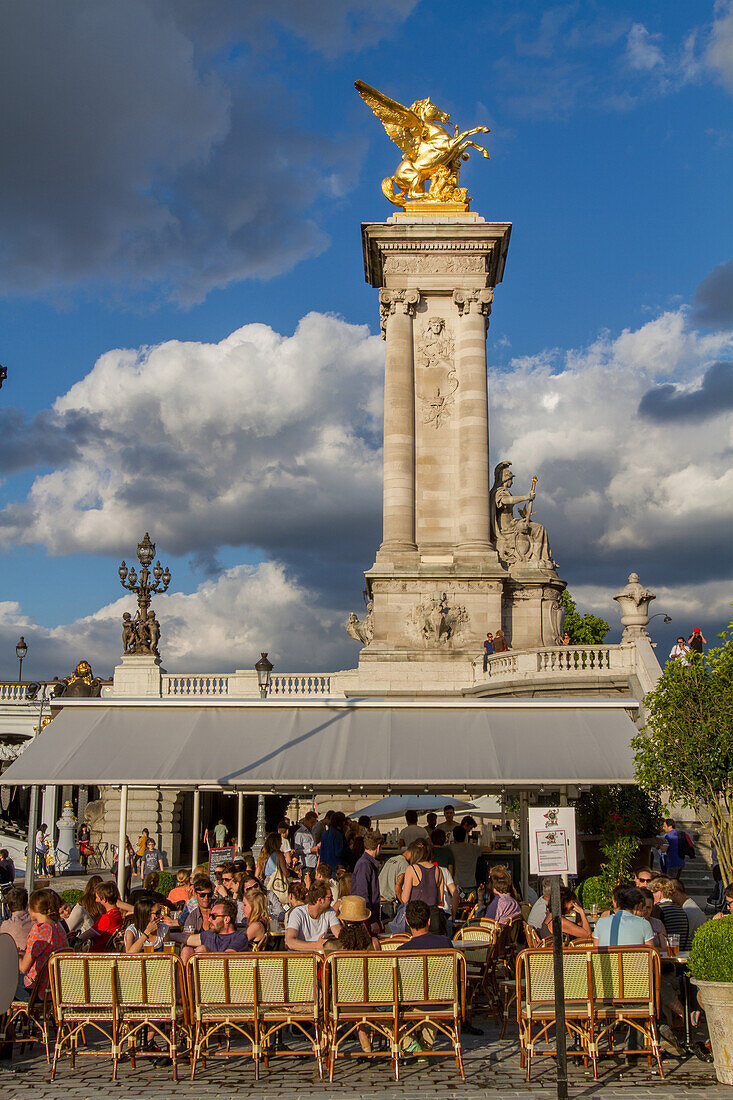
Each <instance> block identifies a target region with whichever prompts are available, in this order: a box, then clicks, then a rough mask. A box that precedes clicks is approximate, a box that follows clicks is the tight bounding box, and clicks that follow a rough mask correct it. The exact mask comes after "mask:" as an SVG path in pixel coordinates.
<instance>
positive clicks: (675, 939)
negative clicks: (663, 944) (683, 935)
mask: <svg viewBox="0 0 733 1100" xmlns="http://www.w3.org/2000/svg"><path fill="white" fill-rule="evenodd" d="M667 943H668V944H669V953H670V955H671V956H672V957H673V958H674V956H675V955H678V954H679V950H680V938H679V936H677V935H675V934H674V933H673V934H672V935H671V936H667Z"/></svg>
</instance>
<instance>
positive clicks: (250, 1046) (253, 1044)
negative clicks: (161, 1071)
mask: <svg viewBox="0 0 733 1100" xmlns="http://www.w3.org/2000/svg"><path fill="white" fill-rule="evenodd" d="M318 961H319V956H318V955H317V954H311V953H310V952H308V953H306V952H295V951H280V952H276V951H269V952H264V953H254V952H243V953H241V954H240V953H238V952H235V951H225V952H222V953H217V954H214V953H212V954H205V955H194V956H193V957H192V958H191V959H190V960H189V963H188V974H189V991H190V998H191V1014H192V1018H193V1023H194V1027H195V1031H194V1039H193V1047H192V1055H191V1080H193V1078H194V1076H195V1073H196V1065H197V1063H198V1060H199V1059H200V1060H201V1063H202V1065H203V1066H204V1068H205V1067H206V1059H207V1058H208V1057H240V1058H241V1057H242V1056H243V1054H244V1055H245V1056H251V1057H252V1058H253V1060H254V1071H255V1080H257V1079H258V1078H259V1064H260V1059H261V1058H263V1057H264V1059H265V1062H266V1063H267V1060H268V1058H269V1057H270V1056H272V1055H275V1054H277V1053H278V1051H277V1048H275V1047H273V1044H272V1040H273V1039H275V1038H276V1036H277V1035H278V1033H279V1032H281V1031H282V1030H283V1028H285V1027H287V1026H288V1025H290V1026H291V1027H292V1028H293V1029H294V1030H295V1031H296V1032H297V1033H298V1034H299V1035H300V1036H301V1037H302V1038H303V1039H304V1040H305V1044H304V1046H303V1048H302V1049H294V1048H293V1047H292V1046H288V1048H287V1051H286V1052H284V1053H287V1054H288V1055H296V1054H303V1055H312V1056H314V1057H315V1059H316V1062H317V1065H318V1073H319V1076H321V1077H322V1076H323V1064H322V1045H323V1044H322V1036H321V1017H320V1007H319V994H320V983H319V979H318ZM232 1034H236V1035H239V1037H240V1038H242V1039H244V1043H245V1047H244V1050H242V1049H241V1048H235V1049H232V1048H231V1036H232ZM222 1038H224V1039H225V1040H226V1042H225V1044H224V1049H223V1050H222V1049H217V1051H216V1052H214V1051H213V1050H212V1047H211V1043H212V1040H214V1039H216V1040H217V1042H219V1041H220V1040H221V1039H222Z"/></svg>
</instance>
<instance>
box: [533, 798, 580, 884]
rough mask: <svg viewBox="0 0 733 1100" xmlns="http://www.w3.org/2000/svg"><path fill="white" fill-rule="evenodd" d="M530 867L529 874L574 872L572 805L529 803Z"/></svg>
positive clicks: (576, 862) (573, 818) (575, 860)
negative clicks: (537, 804) (534, 804)
mask: <svg viewBox="0 0 733 1100" xmlns="http://www.w3.org/2000/svg"><path fill="white" fill-rule="evenodd" d="M529 871H530V874H532V875H575V874H577V873H578V856H577V852H576V845H575V809H574V807H572V806H530V808H529Z"/></svg>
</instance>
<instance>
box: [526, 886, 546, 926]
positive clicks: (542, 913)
mask: <svg viewBox="0 0 733 1100" xmlns="http://www.w3.org/2000/svg"><path fill="white" fill-rule="evenodd" d="M541 890H542V893H541V894H540V896H539V897H538V898H537V901H536V902H535V903H534V905H533V906H532V908H531V909H530V911H529V916H528V917H527V924H528V925H529V926H530V928H534V929H535V931H536V932H539V930H540V928H541V927H542V925H543V924H544V922H545V917H546V916H547V907H548V906H549V904H550V894H551V893H552V879H551V878H543V879H542V886H541Z"/></svg>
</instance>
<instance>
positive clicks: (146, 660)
mask: <svg viewBox="0 0 733 1100" xmlns="http://www.w3.org/2000/svg"><path fill="white" fill-rule="evenodd" d="M161 671H162V670H161V667H160V657H156V656H155V655H150V656H146V655H142V654H141V655H138V654H135V653H132V654H125V656H124V657H122V659H121V662H120V664H119V665H116V666H115V671H114V684H113V686H112V692H111V694H112V695H126V696H128V697H130V698H133V699H140V698H144V697H145V696H152V697H155V698H158V699H159V698H160V674H161Z"/></svg>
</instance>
